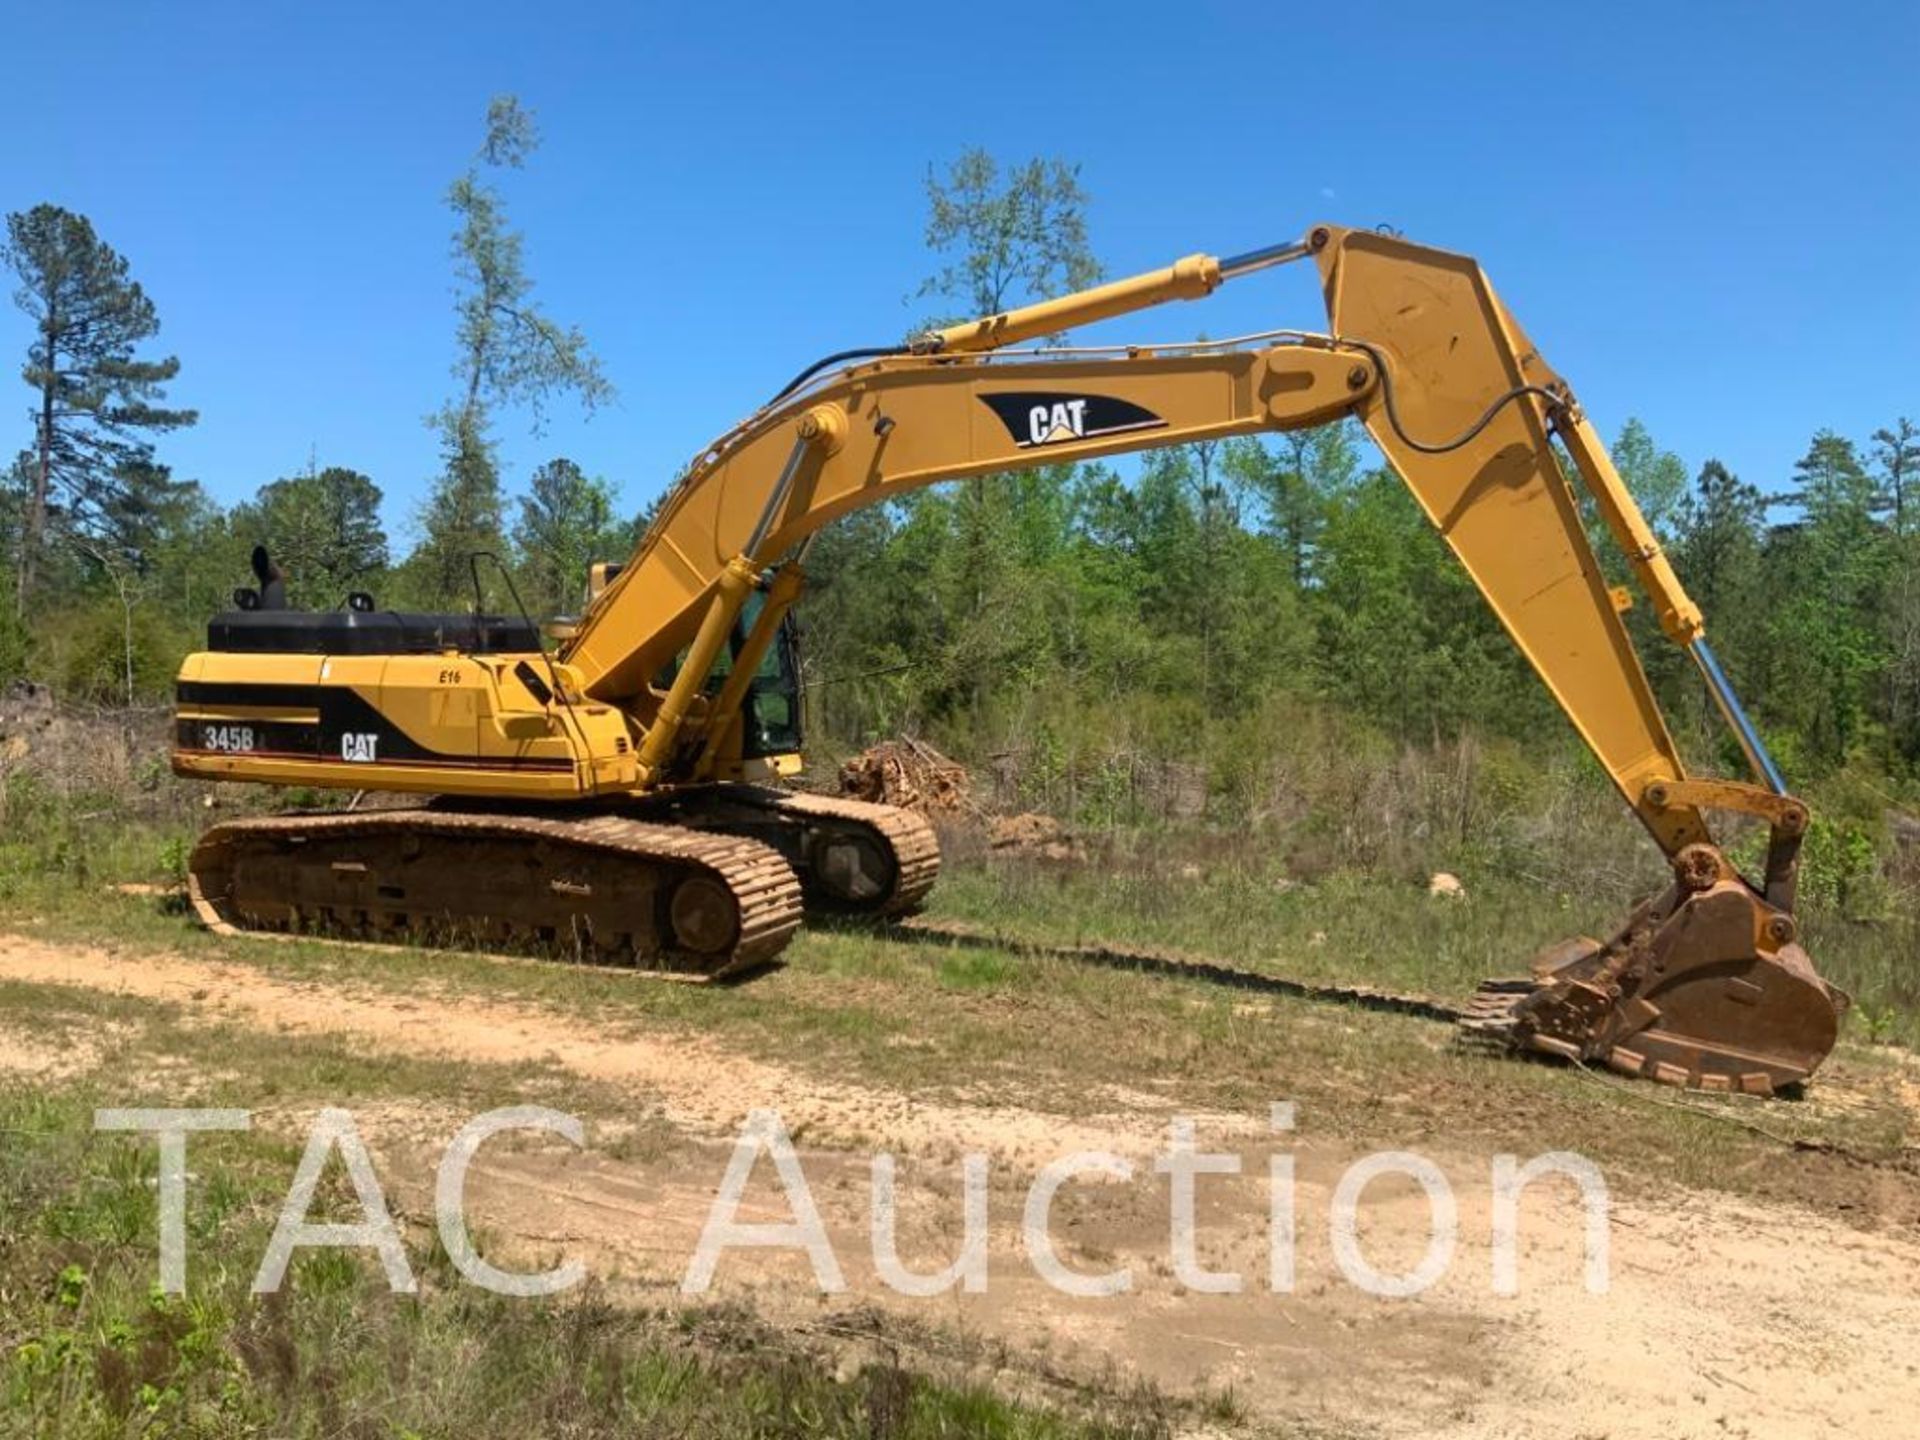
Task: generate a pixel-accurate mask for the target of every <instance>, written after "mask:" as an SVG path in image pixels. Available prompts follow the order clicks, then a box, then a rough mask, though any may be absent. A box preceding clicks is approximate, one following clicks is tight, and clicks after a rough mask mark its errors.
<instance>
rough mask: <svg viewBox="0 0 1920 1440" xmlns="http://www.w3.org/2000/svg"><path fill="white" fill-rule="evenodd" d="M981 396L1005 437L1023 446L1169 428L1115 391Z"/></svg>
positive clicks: (1015, 392)
mask: <svg viewBox="0 0 1920 1440" xmlns="http://www.w3.org/2000/svg"><path fill="white" fill-rule="evenodd" d="M980 398H981V399H982V400H984V401H985V402H986V404H987V408H988V409H990V410H992V411H993V413H994V414H995V415H997V416H999V417H1000V423H1001V424H1002V425H1004V426H1006V427H1007V437H1008V438H1009V439H1010V440H1012V441H1013V443H1014V447H1015V448H1016V449H1020V450H1037V449H1039V448H1041V447H1042V446H1046V445H1063V444H1066V443H1068V442H1069V441H1073V440H1093V439H1097V438H1098V437H1100V436H1102V435H1120V434H1124V433H1126V432H1127V431H1130V430H1164V429H1166V427H1167V422H1166V421H1165V420H1162V419H1161V418H1160V417H1159V416H1158V415H1156V414H1154V413H1153V412H1152V411H1151V410H1148V409H1146V408H1145V407H1143V406H1140V405H1136V404H1134V403H1133V402H1132V401H1131V400H1121V399H1119V398H1118V397H1116V396H1112V395H1059V394H1053V393H1051V392H1045V391H1037V390H1003V391H1001V392H1000V393H999V394H997V395H982V396H981V397H980Z"/></svg>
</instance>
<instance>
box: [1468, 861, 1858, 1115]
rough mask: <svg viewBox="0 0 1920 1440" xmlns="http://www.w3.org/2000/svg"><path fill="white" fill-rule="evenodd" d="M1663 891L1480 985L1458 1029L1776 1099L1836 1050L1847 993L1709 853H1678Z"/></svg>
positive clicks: (1776, 913) (1785, 922)
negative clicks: (1601, 927)
mask: <svg viewBox="0 0 1920 1440" xmlns="http://www.w3.org/2000/svg"><path fill="white" fill-rule="evenodd" d="M1674 871H1675V881H1674V884H1673V886H1672V888H1670V889H1669V890H1667V891H1666V893H1664V894H1662V895H1660V896H1658V897H1656V898H1655V899H1652V900H1649V901H1647V902H1646V903H1645V904H1643V905H1641V906H1640V908H1639V909H1637V910H1636V911H1634V913H1633V915H1632V916H1631V917H1630V918H1629V919H1628V921H1627V923H1626V924H1625V925H1624V926H1623V927H1621V929H1620V931H1619V933H1618V934H1616V935H1615V936H1614V937H1613V938H1612V939H1611V940H1608V941H1607V942H1606V943H1604V944H1602V943H1600V942H1599V941H1596V940H1591V939H1582V940H1571V941H1567V942H1565V943H1563V944H1561V945H1557V946H1555V947H1553V948H1552V949H1551V950H1548V951H1547V952H1545V953H1544V954H1542V955H1541V956H1539V957H1538V959H1536V960H1535V962H1534V965H1533V973H1532V974H1531V975H1529V976H1527V977H1524V978H1522V979H1518V980H1490V981H1488V982H1486V983H1485V984H1483V985H1482V986H1481V987H1480V990H1479V992H1478V993H1477V994H1476V995H1475V996H1474V1000H1473V1004H1472V1007H1471V1009H1470V1012H1469V1014H1468V1016H1467V1017H1466V1019H1464V1020H1463V1021H1462V1022H1461V1033H1462V1036H1463V1038H1464V1039H1466V1040H1467V1041H1469V1042H1470V1043H1477V1044H1480V1045H1491V1046H1493V1047H1495V1048H1502V1049H1514V1050H1522V1051H1533V1052H1536V1053H1540V1054H1545V1055H1552V1056H1558V1057H1560V1058H1561V1059H1565V1060H1570V1061H1573V1062H1575V1063H1576V1064H1581V1065H1587V1064H1604V1065H1606V1066H1608V1067H1609V1068H1611V1069H1613V1070H1616V1071H1619V1072H1620V1073H1621V1074H1624V1075H1632V1076H1636V1077H1641V1078H1644V1079H1648V1080H1657V1081H1660V1082H1662V1083H1664V1084H1668V1085H1679V1086H1684V1087H1686V1088H1689V1089H1695V1090H1714V1091H1731V1092H1740V1093H1745V1094H1750V1095H1772V1094H1777V1093H1779V1092H1781V1091H1784V1090H1790V1089H1793V1088H1794V1087H1797V1086H1799V1085H1800V1084H1802V1083H1803V1082H1804V1081H1806V1080H1807V1079H1808V1078H1809V1077H1810V1076H1811V1075H1812V1074H1813V1072H1814V1071H1815V1070H1816V1069H1817V1068H1819V1065H1820V1062H1821V1061H1822V1060H1824V1059H1825V1058H1826V1057H1827V1054H1828V1052H1830V1051H1831V1050H1832V1049H1833V1045H1834V1041H1835V1039H1836V1037H1837V1036H1838V1034H1839V1029H1840V1020H1841V1017H1842V1016H1843V1015H1844V1014H1845V1013H1846V1009H1847V1005H1848V999H1847V996H1846V994H1845V992H1843V991H1841V990H1839V989H1837V988H1835V987H1834V986H1832V985H1830V984H1828V983H1827V982H1826V981H1825V980H1823V979H1821V978H1820V976H1819V975H1818V974H1817V973H1816V972H1815V971H1814V968H1813V962H1812V961H1811V960H1810V959H1809V958H1808V956H1807V952H1806V951H1805V950H1803V949H1801V948H1800V946H1799V945H1798V944H1797V943H1795V941H1794V934H1795V929H1794V923H1793V920H1792V918H1791V917H1790V916H1789V915H1788V914H1787V913H1786V912H1785V911H1784V910H1783V909H1781V908H1778V907H1776V906H1774V905H1772V904H1770V903H1769V902H1768V901H1767V900H1766V899H1765V898H1764V897H1763V896H1762V895H1761V894H1760V893H1759V892H1757V891H1756V890H1754V888H1753V887H1752V886H1750V885H1749V884H1748V883H1747V882H1746V881H1745V880H1744V879H1742V878H1741V877H1740V875H1739V874H1738V872H1737V871H1735V870H1734V869H1733V867H1732V866H1731V865H1729V864H1728V863H1727V861H1726V859H1725V857H1723V856H1722V855H1721V854H1720V852H1719V851H1718V850H1717V849H1715V848H1714V847H1713V846H1711V845H1694V846H1690V847H1688V848H1687V849H1686V850H1684V851H1682V852H1681V854H1680V855H1679V856H1678V857H1677V858H1676V860H1675V864H1674Z"/></svg>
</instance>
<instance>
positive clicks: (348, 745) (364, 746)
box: [340, 734, 380, 765]
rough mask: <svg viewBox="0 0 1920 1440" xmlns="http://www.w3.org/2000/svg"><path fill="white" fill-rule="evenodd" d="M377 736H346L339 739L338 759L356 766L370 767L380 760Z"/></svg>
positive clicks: (378, 738)
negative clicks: (349, 761) (348, 761)
mask: <svg viewBox="0 0 1920 1440" xmlns="http://www.w3.org/2000/svg"><path fill="white" fill-rule="evenodd" d="M379 750H380V737H379V736H378V735H364V734H362V735H354V734H346V735H342V736H341V737H340V758H341V759H342V760H351V761H352V762H353V763H354V764H356V765H371V764H373V763H374V762H375V761H376V760H378V759H379V758H380V756H379Z"/></svg>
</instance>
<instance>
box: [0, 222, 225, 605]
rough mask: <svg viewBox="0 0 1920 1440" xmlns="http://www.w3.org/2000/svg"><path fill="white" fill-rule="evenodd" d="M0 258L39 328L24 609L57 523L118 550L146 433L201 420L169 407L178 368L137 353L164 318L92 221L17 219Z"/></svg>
mask: <svg viewBox="0 0 1920 1440" xmlns="http://www.w3.org/2000/svg"><path fill="white" fill-rule="evenodd" d="M0 258H4V259H5V261H6V263H7V264H8V266H9V267H11V268H12V270H13V271H14V273H15V274H16V275H18V276H19V277H20V286H19V288H18V289H17V290H16V291H15V292H14V301H15V303H16V304H17V305H18V306H19V307H20V309H21V310H22V311H24V312H25V313H26V315H27V316H28V318H29V319H31V320H32V322H33V329H34V335H33V340H32V342H31V343H30V345H29V346H28V349H27V363H26V366H25V369H24V371H23V372H22V373H23V375H24V378H25V379H26V382H27V384H28V385H29V386H30V387H31V388H32V389H33V391H34V393H35V405H34V409H33V412H32V415H33V424H34V446H33V461H32V467H31V471H30V476H29V483H28V487H27V492H26V497H25V505H24V507H23V508H24V514H23V516H22V524H21V528H20V543H19V551H18V556H17V559H16V569H15V587H16V588H15V603H16V607H17V608H18V609H19V610H20V611H21V612H24V610H25V608H26V605H27V601H28V599H29V597H30V596H31V595H32V593H33V590H34V586H35V583H36V579H37V575H38V571H39V568H40V562H41V559H42V552H43V550H44V547H45V543H46V537H47V534H48V530H49V525H50V522H51V521H53V520H54V519H55V518H58V519H59V520H60V522H61V523H62V524H63V525H65V526H67V527H70V528H71V529H72V530H74V531H75V532H77V533H81V534H86V535H88V536H90V537H91V538H92V539H94V540H96V541H100V540H105V541H106V542H107V543H113V534H112V532H113V529H114V526H115V521H116V514H115V512H116V510H119V511H121V512H124V511H125V510H126V509H127V507H128V506H129V504H132V505H133V506H135V507H136V508H137V505H138V503H139V497H138V496H137V495H135V494H134V493H133V492H132V491H131V490H130V489H129V483H130V481H137V480H140V479H151V478H152V477H153V475H154V473H155V472H154V469H153V461H152V456H153V450H152V446H151V444H150V443H149V442H147V441H146V440H145V439H144V438H143V436H144V435H146V434H148V433H150V432H154V431H165V430H171V429H175V428H178V427H180V426H183V425H191V424H193V423H194V421H195V420H196V419H197V418H198V417H197V416H196V414H195V413H194V412H193V411H191V410H170V409H167V408H165V407H164V406H163V405H162V404H161V402H162V401H163V399H164V398H165V396H164V391H165V386H166V383H167V382H168V381H169V380H172V379H173V378H174V376H175V375H177V374H178V373H179V370H180V362H179V360H178V359H177V358H175V357H172V356H168V357H167V358H165V359H163V360H141V359H137V358H136V357H135V351H136V350H137V348H138V347H139V346H140V345H141V344H142V342H144V341H146V340H150V339H151V338H153V336H154V335H156V334H158V333H159V330H160V320H159V316H158V314H157V312H156V311H155V309H154V306H153V302H152V301H151V300H150V299H148V298H147V295H146V292H145V291H143V290H142V289H141V288H140V285H139V283H138V282H137V281H135V280H133V279H132V278H131V277H130V275H129V274H128V267H127V262H126V260H125V259H124V258H123V257H122V256H121V255H120V254H119V253H118V252H116V251H115V250H114V249H113V247H112V246H110V245H108V244H106V243H105V242H104V241H102V240H101V239H100V238H99V237H98V236H97V235H95V234H94V231H93V226H92V224H90V223H89V222H88V220H87V218H86V217H85V216H83V215H75V214H73V213H72V212H71V211H68V210H63V209H61V208H60V207H59V206H57V205H36V206H34V207H33V209H31V210H27V211H18V212H15V213H14V214H11V215H9V216H8V217H7V240H6V244H5V246H4V247H0ZM121 518H124V515H122V517H121Z"/></svg>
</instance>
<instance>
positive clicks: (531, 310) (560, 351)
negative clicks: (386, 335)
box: [409, 95, 613, 605]
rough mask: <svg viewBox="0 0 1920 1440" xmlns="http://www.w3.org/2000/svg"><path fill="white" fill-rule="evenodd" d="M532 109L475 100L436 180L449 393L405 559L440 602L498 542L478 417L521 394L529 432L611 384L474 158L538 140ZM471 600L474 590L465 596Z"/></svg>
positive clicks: (457, 595) (460, 587) (489, 458)
mask: <svg viewBox="0 0 1920 1440" xmlns="http://www.w3.org/2000/svg"><path fill="white" fill-rule="evenodd" d="M539 143H540V141H539V135H538V133H537V132H536V130H535V128H534V122H533V115H532V113H531V112H530V111H528V110H526V109H524V108H523V107H522V106H521V104H520V102H519V101H518V100H516V99H515V98H514V97H513V96H511V95H499V96H495V97H494V99H493V100H492V101H491V102H490V103H489V104H488V106H487V133H486V139H485V141H484V142H483V143H482V145H481V147H480V151H479V153H478V154H477V155H476V156H475V157H474V161H473V163H472V164H471V165H470V166H469V167H468V168H467V171H466V173H465V174H463V175H461V176H460V178H459V179H457V180H455V181H454V182H453V185H452V186H451V187H450V188H449V190H448V192H447V205H448V207H449V208H450V209H452V211H453V212H454V215H455V216H456V217H457V218H458V220H459V228H458V229H457V230H456V231H455V233H454V258H455V274H456V278H457V279H458V281H459V290H458V292H457V294H458V298H457V299H456V301H455V304H454V311H455V314H456V316H457V321H458V323H457V325H456V327H455V340H456V347H457V352H458V357H459V358H458V361H457V363H456V365H455V367H454V373H455V375H456V377H457V378H458V380H459V383H460V389H459V394H458V396H457V397H456V398H455V399H454V400H452V401H451V402H449V403H448V405H447V406H446V407H445V408H444V409H442V410H441V411H440V413H439V414H438V415H436V416H434V417H433V420H432V422H431V423H432V424H434V425H435V426H436V427H437V428H438V429H439V431H440V434H441V453H442V455H443V456H444V457H445V468H444V469H443V470H442V471H441V473H440V476H439V478H438V479H437V480H436V481H435V483H434V487H433V492H432V494H431V495H430V496H429V497H428V500H427V503H426V505H425V507H424V508H423V509H422V511H421V515H420V523H421V530H422V535H423V538H422V543H421V548H420V551H419V552H418V553H417V554H416V556H415V557H414V558H413V560H412V561H410V562H409V569H410V570H411V571H412V578H413V585H414V589H415V592H416V593H417V594H419V595H420V596H421V598H423V599H424V600H426V601H427V602H428V603H432V604H442V605H444V604H449V603H453V602H454V601H456V600H457V599H461V598H464V597H465V596H467V595H469V594H471V593H472V588H473V582H472V579H471V562H472V556H473V555H474V553H475V552H477V551H488V552H491V553H493V554H500V553H501V552H503V551H504V550H505V549H506V544H505V540H504V537H503V535H502V532H501V514H502V510H503V501H502V498H501V490H500V468H499V465H498V463H497V460H496V458H495V455H494V449H493V445H492V442H491V440H490V439H489V437H488V427H489V423H490V418H491V413H492V411H493V409H494V408H495V407H497V406H501V405H524V406H525V407H526V408H527V410H528V411H529V412H530V414H531V416H532V421H533V428H534V432H535V433H536V434H537V433H539V431H540V429H541V425H542V421H543V419H544V415H545V407H546V404H547V402H548V400H549V399H550V398H551V397H553V396H554V395H556V394H563V393H567V392H571V393H572V394H574V395H576V396H578V397H579V399H580V402H581V404H582V405H583V406H585V408H586V409H587V411H588V412H589V413H591V412H592V410H593V409H594V407H595V406H597V405H601V404H604V403H606V402H607V401H609V400H611V399H612V397H613V386H612V385H611V384H610V383H608V381H607V379H606V377H605V376H604V375H603V374H602V373H601V371H600V362H599V361H598V360H597V359H595V358H594V355H593V353H592V351H591V350H590V349H589V348H588V346H587V340H586V336H584V335H583V334H581V333H580V331H579V330H578V329H577V328H573V327H569V326H563V325H559V324H557V323H555V322H554V321H553V320H550V319H549V318H548V317H547V316H546V315H545V314H543V313H542V312H541V311H540V309H539V308H538V307H537V306H535V305H534V303H533V301H532V298H531V296H532V291H533V281H532V279H531V278H530V277H529V276H528V274H527V271H526V263H525V259H524V255H523V251H524V248H525V242H524V238H523V237H522V236H521V234H520V233H519V232H518V231H516V230H512V229H509V228H508V225H507V221H506V204H505V200H504V198H503V197H502V195H501V194H500V191H499V190H498V188H497V187H495V186H494V185H493V184H491V183H489V181H488V180H487V179H486V178H485V177H484V174H483V167H484V168H485V169H494V170H497V169H503V168H504V169H519V168H520V167H521V166H523V165H524V164H525V163H526V160H527V157H528V156H529V155H531V154H532V153H533V152H534V150H535V149H537V148H538V146H539ZM476 603H477V602H476Z"/></svg>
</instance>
